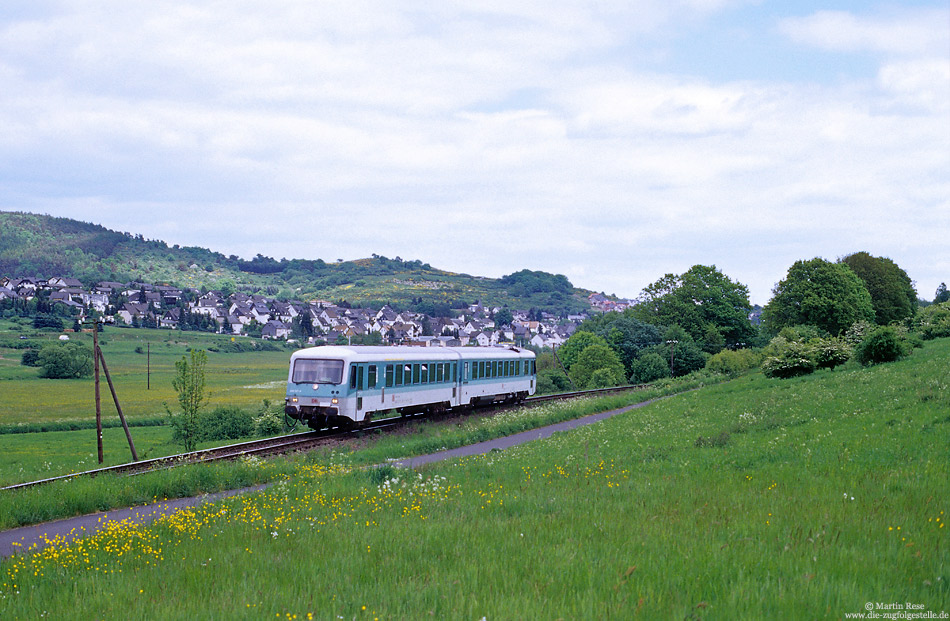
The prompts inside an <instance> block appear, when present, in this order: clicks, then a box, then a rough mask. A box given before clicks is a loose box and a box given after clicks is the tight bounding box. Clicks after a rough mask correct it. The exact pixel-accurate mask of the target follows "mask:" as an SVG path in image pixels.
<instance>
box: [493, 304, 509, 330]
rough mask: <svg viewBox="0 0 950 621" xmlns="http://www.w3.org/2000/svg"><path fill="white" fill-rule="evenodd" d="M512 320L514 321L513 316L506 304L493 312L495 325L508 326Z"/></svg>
mask: <svg viewBox="0 0 950 621" xmlns="http://www.w3.org/2000/svg"><path fill="white" fill-rule="evenodd" d="M512 321H514V317H513V316H512V314H511V311H510V310H508V307H507V306H505V307H504V308H502V309H501V310H500V311H498V312H497V313H495V325H496V326H498V327H501V326H510V325H511V322H512Z"/></svg>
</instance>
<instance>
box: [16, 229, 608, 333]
mask: <svg viewBox="0 0 950 621" xmlns="http://www.w3.org/2000/svg"><path fill="white" fill-rule="evenodd" d="M3 276H9V277H38V278H52V277H55V276H62V277H68V278H77V279H79V280H80V281H82V282H83V283H84V284H86V285H90V286H91V285H93V284H95V283H96V282H99V281H103V280H109V281H117V282H128V281H137V282H147V283H154V284H159V283H160V284H169V285H173V286H178V287H193V288H196V289H199V290H200V289H206V290H209V289H218V290H220V289H222V288H223V289H232V290H239V291H245V292H248V293H266V294H269V295H273V296H276V297H280V298H286V299H299V300H312V299H323V300H330V301H334V302H336V301H339V300H346V301H347V302H349V303H351V304H360V305H364V304H375V303H381V304H385V303H389V304H394V305H398V306H401V307H406V308H409V307H413V308H415V309H417V310H420V311H421V312H428V313H430V314H433V315H440V314H445V313H446V312H447V311H448V309H450V308H463V307H465V306H467V305H469V304H472V303H474V302H475V301H480V302H482V304H484V305H486V306H487V305H493V306H504V305H507V306H509V307H511V308H517V309H525V310H527V309H531V308H535V309H538V310H544V311H548V312H553V313H555V314H558V315H566V314H568V313H572V312H582V311H584V310H588V309H589V305H588V302H587V296H588V295H589V293H590V291H585V290H582V289H577V288H575V287H574V286H573V285H572V284H571V283H570V282H569V281H568V279H567V278H566V277H564V276H561V275H555V274H548V273H545V272H537V271H530V270H520V271H516V272H514V273H512V274H509V275H508V276H505V277H503V278H500V279H493V278H481V277H477V276H471V275H468V274H456V273H453V272H447V271H443V270H439V269H435V268H433V267H432V266H430V265H429V264H428V263H423V262H422V261H418V260H413V261H407V260H403V259H401V258H399V257H396V258H394V259H389V258H387V257H383V256H379V255H375V254H374V255H373V256H372V257H371V258H368V259H359V260H356V261H344V262H335V263H327V262H325V261H323V260H320V259H316V260H304V259H289V260H288V259H281V260H277V259H274V258H271V257H265V256H262V255H260V254H258V255H257V256H255V257H254V258H253V259H251V260H246V259H242V258H240V257H237V256H235V255H230V256H225V255H223V254H221V253H219V252H214V251H212V250H209V249H207V248H198V247H190V246H189V247H179V246H177V245H175V246H168V244H166V243H165V242H164V241H161V240H152V239H147V238H146V237H145V236H143V235H142V234H131V233H123V232H117V231H112V230H109V229H107V228H105V227H102V226H99V225H97V224H90V223H87V222H79V221H77V220H71V219H68V218H55V217H52V216H46V215H37V214H29V213H21V212H9V211H0V278H2V277H3Z"/></svg>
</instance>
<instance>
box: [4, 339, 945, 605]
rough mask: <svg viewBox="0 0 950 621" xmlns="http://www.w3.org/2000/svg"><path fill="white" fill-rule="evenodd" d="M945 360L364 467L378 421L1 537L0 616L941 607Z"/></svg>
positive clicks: (752, 388) (757, 386)
mask: <svg viewBox="0 0 950 621" xmlns="http://www.w3.org/2000/svg"><path fill="white" fill-rule="evenodd" d="M948 359H950V340H948V339H943V340H938V341H932V342H928V343H926V344H925V346H924V348H923V349H920V350H917V351H915V352H914V354H913V355H912V356H911V357H909V358H908V359H905V360H903V361H900V362H897V363H892V364H888V365H881V366H876V367H871V368H860V367H858V366H856V365H853V364H849V365H847V366H846V367H845V368H843V369H839V370H837V371H834V372H830V371H824V372H820V373H816V374H814V375H811V376H806V377H803V378H798V379H794V380H768V379H766V378H764V377H763V376H762V375H761V374H758V373H756V374H751V375H748V376H744V377H741V378H738V379H736V380H733V381H730V382H726V383H722V384H717V385H713V386H706V387H704V388H702V389H700V390H697V391H692V392H689V393H685V394H681V395H678V396H674V397H670V398H668V399H664V400H661V401H658V402H656V403H654V404H652V405H649V406H647V407H644V408H641V409H638V410H635V411H632V412H629V413H627V414H623V415H620V416H617V417H615V418H612V419H609V420H607V421H603V422H601V423H598V424H595V425H592V426H590V427H586V428H583V429H580V430H577V431H572V432H568V433H562V434H557V435H556V436H554V437H553V438H551V439H549V440H545V441H539V442H534V443H530V444H526V445H523V446H521V447H519V448H515V449H511V450H508V451H504V452H501V453H490V454H488V455H485V456H482V457H478V458H470V459H466V460H461V461H453V462H444V463H439V464H433V465H430V466H427V467H425V468H422V469H420V470H419V471H418V472H414V471H399V470H396V469H394V468H391V467H388V466H384V467H381V468H376V469H369V470H366V469H361V468H359V466H360V465H361V464H364V463H367V462H375V461H378V460H380V459H385V458H386V457H392V458H395V457H398V456H401V455H405V454H409V453H411V452H413V451H414V447H413V442H414V437H413V436H412V435H402V436H392V435H390V436H386V435H381V436H379V438H378V440H377V439H369V440H367V441H366V443H365V449H364V450H365V451H368V452H369V451H371V454H372V459H367V458H366V457H365V455H366V454H367V453H366V452H364V451H363V450H356V449H350V450H347V451H344V452H339V451H338V452H333V453H324V454H312V455H310V456H308V457H307V458H298V459H297V460H295V461H292V462H289V463H291V464H292V465H293V473H292V474H291V475H290V476H288V477H287V478H286V480H283V481H282V482H280V483H278V484H276V485H274V486H272V487H271V488H269V489H268V490H265V491H263V492H259V493H256V494H249V495H245V496H241V497H237V498H233V499H229V500H226V501H221V502H217V503H214V504H210V505H206V506H204V507H202V508H199V509H194V510H190V511H185V512H181V513H178V514H175V515H173V516H170V517H167V518H164V519H160V520H159V521H158V522H157V523H155V524H153V525H151V526H149V527H133V526H130V525H118V526H116V527H114V528H111V529H109V530H107V531H105V532H103V533H101V534H99V535H96V536H94V537H89V538H85V539H82V540H79V541H77V542H75V543H72V544H61V545H54V546H52V547H48V548H46V549H44V550H42V551H39V552H36V553H32V554H30V553H24V554H22V555H19V556H16V557H13V558H11V559H7V560H5V561H3V562H2V563H0V616H2V617H3V618H36V617H50V618H61V617H66V616H70V615H71V614H73V613H74V612H75V611H76V610H83V611H88V612H89V613H90V614H94V615H95V616H96V617H97V618H102V619H126V618H129V617H130V616H131V617H136V618H144V619H165V618H195V617H197V618H214V617H221V616H228V617H229V618H247V619H259V618H280V619H288V618H290V619H293V618H297V619H306V618H317V619H327V618H330V619H333V618H341V617H342V618H345V619H417V618H420V617H432V618H450V619H481V618H487V619H508V618H576V619H605V618H606V619H629V618H647V619H654V618H661V619H674V618H675V619H699V618H702V619H764V618H794V619H799V618H803V619H822V618H834V619H837V618H845V617H846V615H849V614H859V613H863V612H866V610H867V608H866V606H868V604H870V605H871V606H872V608H873V607H874V606H876V605H877V604H881V605H887V606H893V605H894V604H895V603H899V605H900V606H902V608H901V609H897V608H890V609H889V610H890V611H895V610H902V609H904V608H903V607H906V606H908V605H912V606H914V607H916V608H914V610H915V611H917V612H921V611H923V612H927V613H932V614H933V615H935V617H936V618H940V615H941V614H943V613H944V612H947V613H950V539H948V534H947V533H948V528H946V527H945V524H946V521H947V520H948V519H950V365H947V360H948ZM512 416H515V415H514V414H513V415H512ZM425 441H426V442H429V443H431V442H432V438H426V439H425ZM240 467H242V468H253V467H258V466H254V465H252V464H242V465H240ZM259 467H262V468H264V467H266V466H265V465H261V466H259ZM878 610H881V609H880V608H878Z"/></svg>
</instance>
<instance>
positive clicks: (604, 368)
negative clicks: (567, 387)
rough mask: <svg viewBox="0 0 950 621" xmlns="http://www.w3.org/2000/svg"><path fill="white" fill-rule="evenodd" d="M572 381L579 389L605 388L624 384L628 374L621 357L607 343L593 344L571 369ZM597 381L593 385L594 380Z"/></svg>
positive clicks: (585, 349) (583, 352) (586, 348)
mask: <svg viewBox="0 0 950 621" xmlns="http://www.w3.org/2000/svg"><path fill="white" fill-rule="evenodd" d="M570 369H571V370H570V373H571V379H572V380H573V381H574V385H575V386H577V387H578V388H603V387H605V384H604V382H608V383H607V384H606V386H619V385H620V384H623V382H624V378H625V377H626V374H625V373H624V368H623V363H622V362H621V361H620V356H618V355H617V352H615V351H614V350H613V349H611V348H610V346H609V345H607V344H606V343H593V344H592V345H588V346H587V347H585V348H584V351H582V352H581V353H580V355H579V356H578V357H577V360H575V361H574V363H573V364H572V365H571V367H570ZM595 375H596V381H594V382H593V384H597V385H596V386H594V385H592V380H593V379H595Z"/></svg>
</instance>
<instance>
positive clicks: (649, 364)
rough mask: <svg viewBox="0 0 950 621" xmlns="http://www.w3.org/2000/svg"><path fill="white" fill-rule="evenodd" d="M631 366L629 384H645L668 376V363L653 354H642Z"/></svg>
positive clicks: (661, 357)
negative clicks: (631, 371)
mask: <svg viewBox="0 0 950 621" xmlns="http://www.w3.org/2000/svg"><path fill="white" fill-rule="evenodd" d="M632 366H633V373H632V374H631V375H630V382H631V383H633V384H647V383H649V382H655V381H656V380H658V379H662V378H664V377H669V375H670V365H669V363H668V362H667V361H666V359H665V358H664V357H663V356H661V355H660V354H657V353H653V352H650V353H647V354H643V355H642V356H640V358H638V359H637V360H635V361H634V363H633V365H632Z"/></svg>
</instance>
